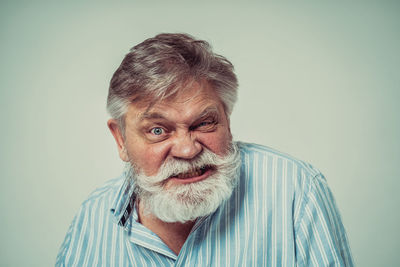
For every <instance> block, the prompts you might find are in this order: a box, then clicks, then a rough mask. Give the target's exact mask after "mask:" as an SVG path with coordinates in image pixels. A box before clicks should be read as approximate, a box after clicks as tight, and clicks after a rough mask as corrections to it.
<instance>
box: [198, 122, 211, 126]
mask: <svg viewBox="0 0 400 267" xmlns="http://www.w3.org/2000/svg"><path fill="white" fill-rule="evenodd" d="M210 124H212V122H211V121H203V122H200V123H199V124H198V125H197V127H202V126H207V125H210Z"/></svg>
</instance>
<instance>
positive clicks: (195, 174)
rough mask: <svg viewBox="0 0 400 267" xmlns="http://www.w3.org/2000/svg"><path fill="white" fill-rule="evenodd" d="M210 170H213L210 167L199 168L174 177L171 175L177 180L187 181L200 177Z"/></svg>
mask: <svg viewBox="0 0 400 267" xmlns="http://www.w3.org/2000/svg"><path fill="white" fill-rule="evenodd" d="M212 169H214V168H213V167H212V166H202V167H200V168H196V169H193V170H190V171H188V172H183V173H179V174H174V175H172V177H173V178H178V179H188V178H192V177H198V176H202V175H203V174H204V173H206V172H207V171H208V170H212Z"/></svg>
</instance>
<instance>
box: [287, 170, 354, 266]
mask: <svg viewBox="0 0 400 267" xmlns="http://www.w3.org/2000/svg"><path fill="white" fill-rule="evenodd" d="M295 243H296V261H297V266H354V263H353V259H352V256H351V251H350V246H349V243H348V239H347V235H346V232H345V229H344V226H343V224H342V220H341V218H340V214H339V211H338V209H337V207H336V203H335V200H334V198H333V195H332V192H331V191H330V189H329V187H328V184H327V182H326V180H325V178H324V177H323V176H322V175H317V176H316V177H314V178H313V179H312V180H311V182H310V184H309V185H308V186H307V187H306V188H305V189H304V192H303V196H302V203H301V207H300V213H299V216H298V218H297V219H296V218H295Z"/></svg>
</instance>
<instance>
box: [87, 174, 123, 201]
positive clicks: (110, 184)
mask: <svg viewBox="0 0 400 267" xmlns="http://www.w3.org/2000/svg"><path fill="white" fill-rule="evenodd" d="M124 181H125V176H124V175H121V176H119V177H117V178H114V179H111V180H109V181H107V182H106V183H104V184H103V185H102V186H100V187H98V188H96V189H95V190H94V191H93V192H92V193H91V194H90V195H89V196H88V198H87V199H86V200H85V201H83V203H82V207H84V208H88V207H92V206H93V205H96V203H103V204H107V206H111V205H112V203H113V201H114V198H115V197H116V195H117V194H118V192H119V190H120V188H121V187H122V185H123V183H124Z"/></svg>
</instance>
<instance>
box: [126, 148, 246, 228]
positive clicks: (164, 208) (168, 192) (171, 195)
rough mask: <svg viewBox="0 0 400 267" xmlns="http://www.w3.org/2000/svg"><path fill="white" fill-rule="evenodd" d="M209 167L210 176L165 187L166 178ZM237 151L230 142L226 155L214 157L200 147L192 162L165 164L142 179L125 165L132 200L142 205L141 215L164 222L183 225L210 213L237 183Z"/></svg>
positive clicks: (131, 166) (137, 170) (142, 174)
mask: <svg viewBox="0 0 400 267" xmlns="http://www.w3.org/2000/svg"><path fill="white" fill-rule="evenodd" d="M204 166H213V168H214V173H213V174H211V175H210V176H209V177H207V178H206V179H204V180H201V181H198V182H193V183H188V184H179V185H173V186H171V187H169V188H165V186H164V184H165V182H166V181H167V179H168V178H169V177H171V176H173V175H177V174H179V173H185V172H188V171H190V170H193V169H196V168H201V167H204ZM239 167H240V152H239V149H238V146H237V144H236V143H232V144H231V145H230V147H229V149H228V154H227V155H225V156H218V155H216V154H215V153H213V152H211V151H210V150H208V149H206V148H204V149H203V151H202V152H201V154H200V155H198V156H197V157H196V158H195V159H193V160H191V161H188V160H179V159H170V160H167V161H165V162H164V163H163V164H162V166H161V167H160V168H159V171H158V173H157V174H156V175H154V176H146V175H145V174H144V173H142V172H141V171H140V169H139V168H137V167H135V166H134V165H132V164H130V163H129V166H128V168H129V169H128V177H129V178H130V179H132V181H133V184H134V193H135V194H136V198H137V199H138V200H140V202H141V203H142V204H143V205H142V207H143V208H144V210H143V213H144V215H149V214H152V215H153V216H155V217H157V218H158V219H160V220H161V221H164V222H180V223H185V222H188V221H193V220H195V219H196V218H199V217H203V216H206V215H209V214H211V213H213V212H214V211H215V210H216V209H217V208H218V207H219V206H220V205H221V204H222V202H223V201H225V200H226V199H228V198H229V197H230V196H231V194H232V191H233V189H234V188H235V186H236V184H237V180H238V177H239V172H238V170H239Z"/></svg>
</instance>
